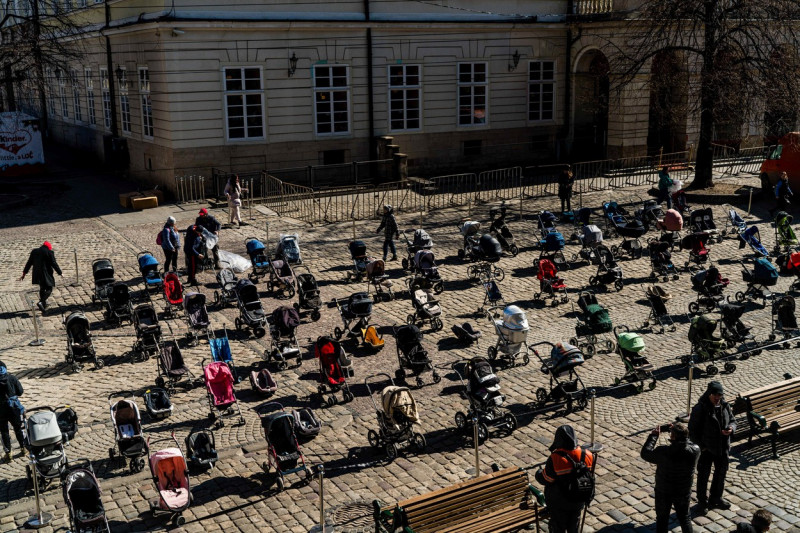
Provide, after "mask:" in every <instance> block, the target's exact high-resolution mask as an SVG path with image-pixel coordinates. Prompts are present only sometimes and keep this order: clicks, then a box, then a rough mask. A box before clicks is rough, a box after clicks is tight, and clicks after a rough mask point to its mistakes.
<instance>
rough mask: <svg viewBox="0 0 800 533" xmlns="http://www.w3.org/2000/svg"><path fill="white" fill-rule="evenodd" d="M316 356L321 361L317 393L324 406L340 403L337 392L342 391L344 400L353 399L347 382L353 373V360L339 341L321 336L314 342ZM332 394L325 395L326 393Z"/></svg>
mask: <svg viewBox="0 0 800 533" xmlns="http://www.w3.org/2000/svg"><path fill="white" fill-rule="evenodd" d="M314 357H316V358H317V360H318V361H319V385H318V386H317V395H318V397H319V399H320V401H321V402H322V405H323V406H326V407H331V406H334V405H336V404H337V403H339V400H338V399H337V398H336V393H337V392H339V391H342V401H343V402H345V403H347V402H350V401H352V400H353V398H354V396H353V393H352V392H350V386H349V385H348V384H347V377H348V376H352V375H353V373H352V372H353V362H352V361H351V360H350V357H349V356H348V355H347V352H345V351H344V348H342V345H341V344H340V343H339V341H337V340H334V339H332V338H330V337H324V336H323V337H319V338H318V339H317V342H315V343H314ZM328 392H330V394H329V395H328V397H327V398H326V397H325V394H328Z"/></svg>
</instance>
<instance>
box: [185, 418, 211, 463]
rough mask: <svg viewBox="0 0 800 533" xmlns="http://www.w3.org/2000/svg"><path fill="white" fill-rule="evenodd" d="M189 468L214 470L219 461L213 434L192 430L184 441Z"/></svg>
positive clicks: (206, 431) (207, 431)
mask: <svg viewBox="0 0 800 533" xmlns="http://www.w3.org/2000/svg"><path fill="white" fill-rule="evenodd" d="M183 442H184V444H186V455H187V457H188V460H189V466H190V467H192V466H193V467H195V468H214V465H215V464H217V461H218V460H219V454H218V453H217V443H216V439H215V438H214V432H213V431H209V430H207V429H196V428H193V429H192V431H191V432H190V433H189V435H187V436H186V439H184V441H183Z"/></svg>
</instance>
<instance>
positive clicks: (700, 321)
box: [682, 315, 736, 376]
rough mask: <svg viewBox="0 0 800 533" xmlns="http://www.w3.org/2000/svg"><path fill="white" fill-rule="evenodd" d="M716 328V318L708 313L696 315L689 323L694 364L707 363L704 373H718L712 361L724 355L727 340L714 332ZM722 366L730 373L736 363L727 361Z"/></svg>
mask: <svg viewBox="0 0 800 533" xmlns="http://www.w3.org/2000/svg"><path fill="white" fill-rule="evenodd" d="M716 329H717V320H716V319H715V318H712V317H711V316H710V315H700V316H696V317H694V318H693V319H692V322H691V324H690V325H689V341H690V342H691V343H692V353H693V354H694V362H695V363H696V364H706V363H708V364H707V365H706V368H705V373H706V374H707V375H709V376H714V375H716V374H718V373H719V368H718V367H717V366H716V365H715V364H714V361H717V360H719V359H723V358H725V357H726V354H725V347H726V346H727V342H726V341H725V340H723V339H722V338H721V337H719V336H717V335H716V334H715V331H716ZM683 360H684V359H683V358H682V361H683ZM686 362H688V361H686ZM724 368H725V372H728V373H731V372H733V371H734V370H736V365H735V364H733V363H731V362H730V361H727V362H725V367H724Z"/></svg>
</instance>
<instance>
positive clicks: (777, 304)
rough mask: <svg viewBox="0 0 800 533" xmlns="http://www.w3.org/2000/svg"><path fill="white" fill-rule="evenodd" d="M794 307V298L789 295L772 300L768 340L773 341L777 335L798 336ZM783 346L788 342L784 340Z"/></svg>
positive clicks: (787, 337)
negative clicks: (770, 328) (770, 329)
mask: <svg viewBox="0 0 800 533" xmlns="http://www.w3.org/2000/svg"><path fill="white" fill-rule="evenodd" d="M795 308H796V304H795V301H794V298H792V297H791V296H789V295H784V296H781V297H780V298H775V299H773V300H772V333H770V335H769V340H770V341H774V340H775V339H776V338H778V335H780V336H781V337H783V338H784V339H789V338H792V337H797V336H800V328H798V325H797V316H795ZM783 347H784V348H788V347H789V343H788V342H785V343H784V344H783Z"/></svg>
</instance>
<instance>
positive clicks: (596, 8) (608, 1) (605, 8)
mask: <svg viewBox="0 0 800 533" xmlns="http://www.w3.org/2000/svg"><path fill="white" fill-rule="evenodd" d="M574 10H575V14H576V15H595V14H598V13H610V12H612V11H613V10H614V2H613V0H576V2H575V4H574Z"/></svg>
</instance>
